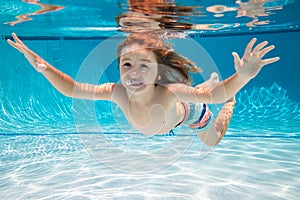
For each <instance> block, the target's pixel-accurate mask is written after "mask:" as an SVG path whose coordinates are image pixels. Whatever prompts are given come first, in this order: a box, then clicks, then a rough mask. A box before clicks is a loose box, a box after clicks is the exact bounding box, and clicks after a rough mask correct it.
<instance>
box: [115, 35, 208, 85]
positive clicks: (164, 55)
mask: <svg viewBox="0 0 300 200" xmlns="http://www.w3.org/2000/svg"><path fill="white" fill-rule="evenodd" d="M132 44H138V45H139V46H141V48H143V49H147V50H150V51H152V52H154V54H155V55H156V59H157V63H158V67H159V69H158V70H159V75H160V76H161V80H160V81H159V83H161V84H166V83H184V84H188V85H191V83H192V79H191V77H190V75H189V72H202V69H201V68H199V67H197V65H196V64H195V63H194V62H192V61H191V60H189V59H187V58H186V57H184V56H182V55H180V54H179V53H177V52H176V51H175V50H174V49H172V48H171V47H170V45H168V44H166V43H165V42H164V40H163V39H161V38H160V37H159V35H158V34H155V33H133V34H131V35H129V37H127V38H126V39H125V40H124V41H123V42H122V43H121V44H119V46H118V49H117V58H118V64H120V56H121V52H122V50H123V48H125V47H126V46H129V45H132Z"/></svg>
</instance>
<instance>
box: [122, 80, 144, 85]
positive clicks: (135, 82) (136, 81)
mask: <svg viewBox="0 0 300 200" xmlns="http://www.w3.org/2000/svg"><path fill="white" fill-rule="evenodd" d="M125 84H126V85H127V86H131V87H140V86H142V85H143V82H141V81H139V80H136V79H129V80H127V81H126V82H125Z"/></svg>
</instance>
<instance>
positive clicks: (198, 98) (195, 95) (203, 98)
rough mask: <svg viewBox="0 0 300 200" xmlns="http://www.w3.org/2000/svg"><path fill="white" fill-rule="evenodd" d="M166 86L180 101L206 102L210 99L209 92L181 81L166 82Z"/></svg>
mask: <svg viewBox="0 0 300 200" xmlns="http://www.w3.org/2000/svg"><path fill="white" fill-rule="evenodd" d="M166 88H167V90H168V91H169V92H171V93H173V94H174V95H176V97H177V98H178V99H179V100H180V101H185V102H190V103H208V102H210V99H211V95H210V93H209V92H207V91H205V90H201V89H198V88H196V87H192V86H190V85H186V84H183V83H174V84H168V85H166Z"/></svg>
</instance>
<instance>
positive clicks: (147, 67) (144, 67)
mask: <svg viewBox="0 0 300 200" xmlns="http://www.w3.org/2000/svg"><path fill="white" fill-rule="evenodd" d="M140 67H141V68H142V69H149V66H148V65H145V64H141V66H140Z"/></svg>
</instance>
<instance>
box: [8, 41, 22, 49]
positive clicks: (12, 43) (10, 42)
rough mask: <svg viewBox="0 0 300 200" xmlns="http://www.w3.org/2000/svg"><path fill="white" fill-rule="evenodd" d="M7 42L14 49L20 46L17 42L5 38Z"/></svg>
mask: <svg viewBox="0 0 300 200" xmlns="http://www.w3.org/2000/svg"><path fill="white" fill-rule="evenodd" d="M7 43H8V44H10V45H11V46H12V47H14V48H15V49H18V50H19V48H20V45H19V44H17V43H14V42H13V41H11V40H10V39H7Z"/></svg>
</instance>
